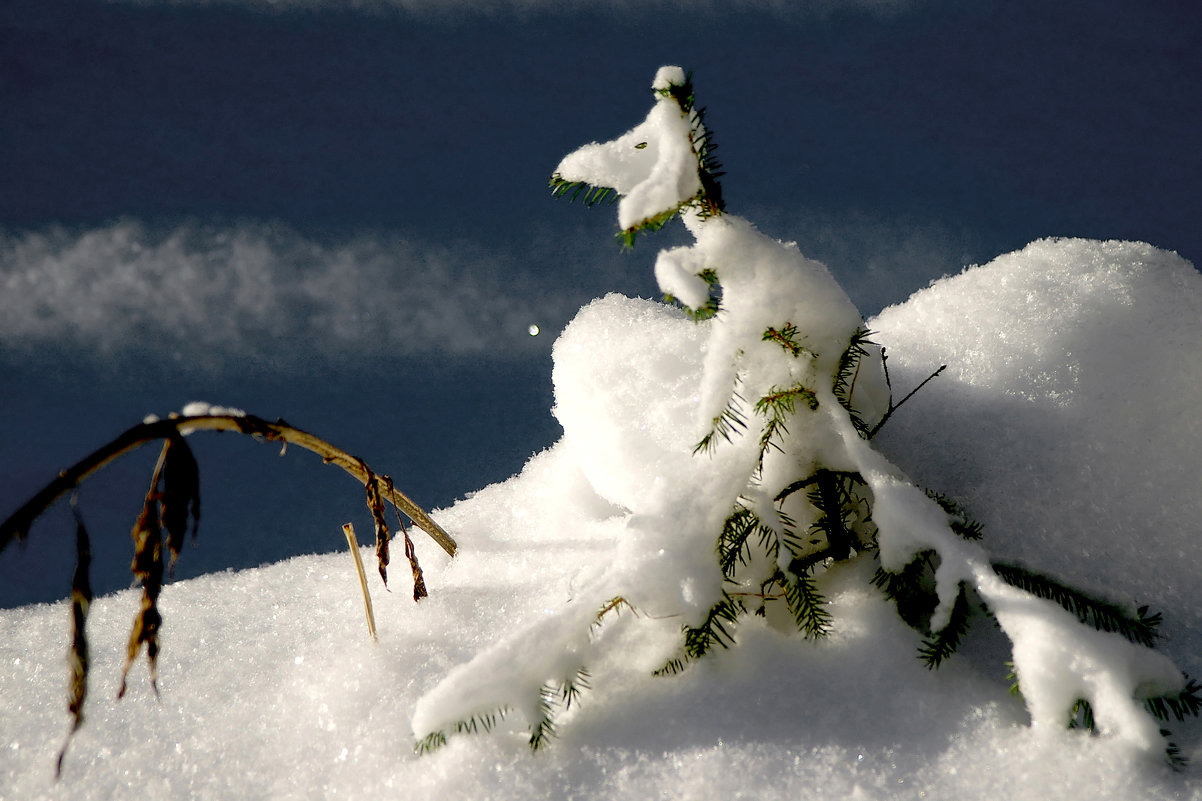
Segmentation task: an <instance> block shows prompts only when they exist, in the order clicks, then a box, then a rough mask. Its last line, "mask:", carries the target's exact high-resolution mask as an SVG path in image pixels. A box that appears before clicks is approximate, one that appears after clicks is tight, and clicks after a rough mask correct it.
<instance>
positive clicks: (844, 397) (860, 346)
mask: <svg viewBox="0 0 1202 801" xmlns="http://www.w3.org/2000/svg"><path fill="white" fill-rule="evenodd" d="M871 336H872V332H871V331H869V330H868V329H867V328H864V327H860V328H858V329H856V331H855V333H853V334H852V335H851V340H850V341H849V342H848V345H847V347H846V348H845V349H844V350H843V353H842V354H841V355H840V356H839V365H838V367H837V368H836V370H835V381H834V385H833V386H832V387H831V389H832V390H833V392H834V395H835V399H836V400H838V401H839V405H840V406H842V407H843V408H844V410H846V412H847V415H848V417H849V418H851V424H852V426H853V427H854V428H855V429H856V432H857V433H858V434H859V435H860V436H861V437H863V438H864V439H869V438H871V435H872V432H871V430H870V429H869V428H868V424H867V423H865V422H864V418H863V417H861V416H860V413H859V412H858V411H856V409H855V406H854V405H853V404H852V394H853V393H854V392H855V389H856V378H857V377H858V376H859V373H860V361H861V360H862V359H863V358H864V357H865V356H867V355H868V346H872V345H876V344H877V343H875V342H873V341H872V340H871V339H870V338H869V337H871Z"/></svg>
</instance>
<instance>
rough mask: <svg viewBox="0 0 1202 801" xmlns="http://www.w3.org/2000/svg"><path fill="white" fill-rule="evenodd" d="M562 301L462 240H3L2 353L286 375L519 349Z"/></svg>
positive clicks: (137, 230) (116, 236)
mask: <svg viewBox="0 0 1202 801" xmlns="http://www.w3.org/2000/svg"><path fill="white" fill-rule="evenodd" d="M574 305H575V304H574V303H571V302H570V301H568V300H567V299H564V298H560V297H557V296H556V295H555V294H554V292H553V291H550V290H547V289H545V288H537V287H534V286H531V285H530V281H529V280H528V279H525V278H524V277H523V275H522V273H521V272H520V270H518V269H516V268H515V265H514V264H513V263H512V260H511V259H509V258H507V257H505V256H498V255H495V254H490V253H487V252H485V251H483V250H482V249H480V248H477V247H474V246H470V245H464V246H462V247H447V246H442V245H431V246H423V245H421V244H420V243H415V242H412V241H409V240H406V239H402V238H400V237H395V236H388V235H376V236H366V235H364V236H360V237H357V238H355V239H352V240H350V241H344V242H339V243H334V244H324V243H319V242H316V241H313V240H309V239H306V238H305V237H303V236H301V235H299V234H297V233H295V232H292V231H289V230H287V229H278V228H273V227H270V226H266V225H252V224H244V225H238V226H234V227H216V228H211V227H202V226H198V225H185V226H181V227H177V228H174V229H171V230H168V231H165V232H155V231H152V230H151V229H149V228H148V227H147V226H145V225H143V224H141V223H138V222H133V221H124V222H118V223H116V224H114V225H111V226H108V227H103V228H96V229H92V230H86V231H82V232H72V231H67V230H64V229H51V230H48V231H39V232H27V233H18V234H13V233H9V234H4V233H0V342H2V343H3V345H4V349H5V350H6V351H7V352H9V353H17V354H19V353H20V352H21V351H22V350H25V349H28V348H35V347H38V346H39V345H44V344H56V345H59V346H65V347H67V348H71V349H78V350H79V351H82V352H84V353H92V354H96V355H102V356H106V357H107V356H111V355H120V354H122V353H130V352H140V351H142V350H143V349H145V348H147V347H148V346H151V345H152V346H153V347H154V348H156V349H168V350H169V351H170V352H171V353H173V354H174V356H175V358H177V359H180V360H188V361H190V362H201V363H210V364H216V363H219V362H220V360H221V359H223V358H226V357H246V356H250V355H254V356H256V357H260V358H265V359H269V360H271V362H272V363H273V364H275V365H277V366H288V365H289V364H296V363H298V362H299V361H300V360H301V359H312V358H318V359H335V358H339V357H341V356H344V355H346V354H348V353H358V354H363V353H366V354H377V355H378V354H383V353H388V354H396V355H423V354H424V355H444V356H445V355H450V356H456V355H467V354H473V353H482V352H484V351H486V350H487V351H489V352H491V353H494V354H495V353H505V352H522V351H523V350H529V349H530V348H531V347H533V346H532V345H531V342H530V339H531V338H530V336H529V334H528V333H527V331H528V326H529V322H530V320H531V319H547V318H548V317H551V318H555V317H564V318H566V317H567V316H568V313H569V311H570V308H572V307H574ZM285 343H286V344H285ZM499 343H501V344H504V345H505V347H501V348H499V347H498V344H499Z"/></svg>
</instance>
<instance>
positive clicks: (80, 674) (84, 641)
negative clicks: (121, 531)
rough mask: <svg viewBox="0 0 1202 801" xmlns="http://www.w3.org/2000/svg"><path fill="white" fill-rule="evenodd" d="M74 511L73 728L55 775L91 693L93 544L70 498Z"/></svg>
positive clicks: (70, 702) (69, 660) (69, 703)
mask: <svg viewBox="0 0 1202 801" xmlns="http://www.w3.org/2000/svg"><path fill="white" fill-rule="evenodd" d="M71 511H72V512H73V513H74V514H75V574H74V575H73V576H72V578H71V650H70V653H69V654H68V656H67V663H68V665H69V666H70V668H71V685H70V692H69V696H68V700H67V710H68V711H69V712H70V713H71V731H70V732H69V733H68V734H67V742H65V743H63V749H62V751H60V752H59V755H58V765H57V768H56V770H55V774H56V775H61V774H62V771H63V758H64V757H66V755H67V746H68V745H69V744H70V742H71V738H72V737H73V736H74V735H75V732H77V731H79V728H80V727H81V726H82V725H83V705H84V701H85V700H86V699H87V696H88V664H89V660H88V637H87V633H86V631H85V627H86V624H87V619H88V608H89V607H90V606H91V605H92V582H91V578H90V577H89V573H90V570H91V566H92V546H91V541H90V538H89V537H88V530H87V528H86V527H85V526H84V524H83V517H82V516H81V515H80V513H79V509H78V508H77V507H76V505H75V498H74V497H72V499H71Z"/></svg>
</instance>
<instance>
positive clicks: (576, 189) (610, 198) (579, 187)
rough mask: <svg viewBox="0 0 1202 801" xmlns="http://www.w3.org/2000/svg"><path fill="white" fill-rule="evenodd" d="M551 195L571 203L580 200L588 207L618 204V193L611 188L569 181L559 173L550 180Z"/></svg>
mask: <svg viewBox="0 0 1202 801" xmlns="http://www.w3.org/2000/svg"><path fill="white" fill-rule="evenodd" d="M549 184H550V188H551V194H552V196H554V197H567V199H568V201H569V202H572V203H574V202H576V200H577V199H580V200H581V201H582V202H583V203H584V205H586V206H595V205H597V204H598V203H616V202H617V200H618V192H617V190H616V189H614V188H613V187H611V186H594V185H593V184H590V183H588V182H586V181H569V180H566V179H565V178H564V177H563V176H562V175H560V174H559V173H555V174H554V175H552V176H551V179H550V182H549Z"/></svg>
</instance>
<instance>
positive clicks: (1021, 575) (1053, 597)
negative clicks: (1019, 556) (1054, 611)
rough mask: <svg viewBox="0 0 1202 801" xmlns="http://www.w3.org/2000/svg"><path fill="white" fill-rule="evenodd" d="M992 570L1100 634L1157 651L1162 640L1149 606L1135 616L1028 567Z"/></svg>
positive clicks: (1155, 615) (1001, 566) (995, 566)
mask: <svg viewBox="0 0 1202 801" xmlns="http://www.w3.org/2000/svg"><path fill="white" fill-rule="evenodd" d="M992 567H993V571H994V572H995V573H997V575H998V577H999V578H1001V579H1002V581H1005V582H1006V583H1007V584H1011V585H1013V586H1015V587H1018V588H1019V589H1022V590H1025V591H1026V592H1029V593H1031V594H1032V595H1034V596H1037V597H1039V598H1044V599H1047V600H1049V601H1053V602H1055V603H1057V604H1059V605H1060V606H1061V607H1062V608H1064V609H1065V610H1067V611H1069V612H1072V613H1073V614H1074V615H1076V616H1077V619H1078V620H1080V621H1081V622H1082V623H1088V624H1090V625H1091V626H1093V627H1094V628H1095V629H1097V630H1098V631H1110V632H1116V633H1118V634H1121V635H1123V636H1124V637H1126V638H1127V639H1128V640H1130V641H1131V642H1133V643H1136V644H1137V645H1143V646H1145V647H1148V648H1151V647H1153V646H1154V645H1155V644H1156V640H1157V639H1159V636H1160V635H1159V633H1158V632H1157V629H1158V628H1159V626H1160V621H1161V616H1160V614H1159V613H1150V612H1149V611H1148V607H1146V606H1141V607H1140V608H1139V609H1137V610H1136V611H1135V612H1134V613H1132V612H1131V611H1129V610H1128V609H1126V608H1124V607H1122V606H1120V605H1118V604H1116V603H1112V602H1110V601H1106V600H1103V599H1100V598H1096V597H1094V596H1092V595H1089V594H1088V593H1084V592H1082V591H1080V590H1077V589H1073V588H1072V587H1068V586H1066V585H1064V584H1061V583H1060V582H1059V581H1057V580H1056V579H1053V578H1051V577H1049V576H1045V575H1043V574H1041V573H1036V572H1034V571H1032V570H1028V569H1027V568H1025V567H1020V566H1018V565H1012V564H1006V563H1003V562H995V563H993V565H992Z"/></svg>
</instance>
